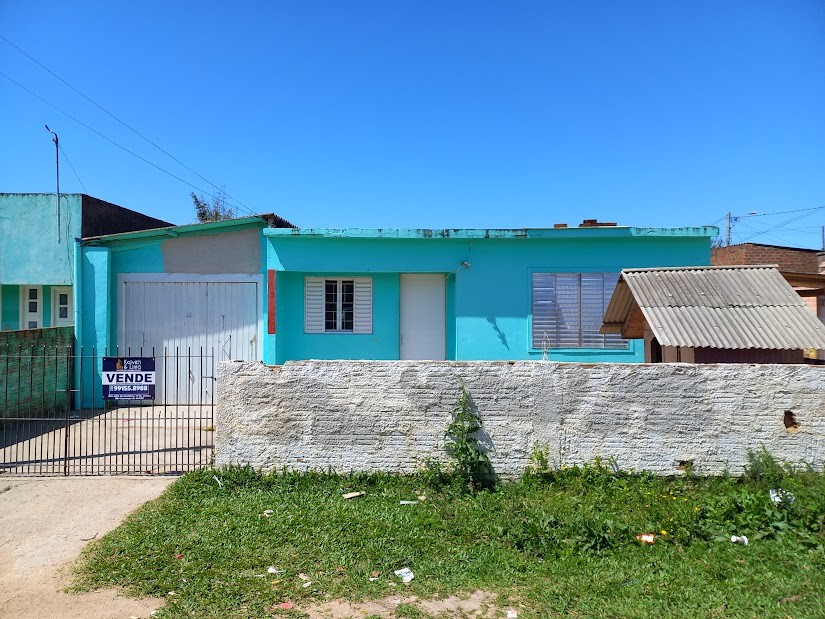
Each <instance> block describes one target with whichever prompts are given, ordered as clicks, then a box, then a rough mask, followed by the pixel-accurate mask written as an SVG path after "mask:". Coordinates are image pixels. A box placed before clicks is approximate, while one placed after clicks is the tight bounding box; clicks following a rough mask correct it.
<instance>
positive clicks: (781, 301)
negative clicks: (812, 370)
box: [601, 266, 825, 363]
mask: <svg viewBox="0 0 825 619" xmlns="http://www.w3.org/2000/svg"><path fill="white" fill-rule="evenodd" d="M601 332H602V333H605V334H617V335H621V336H622V337H626V338H643V339H644V349H645V353H644V355H645V357H644V358H645V361H646V362H649V363H657V362H685V363H802V362H803V350H804V349H809V348H825V325H823V324H822V322H820V321H819V320H817V318H816V317H815V316H814V315H813V314H811V312H810V311H809V310H808V307H807V305H806V304H805V301H804V300H803V299H802V298H801V297H800V296H799V295H798V294H797V293H796V291H794V289H793V288H792V287H791V286H790V284H789V283H788V282H787V281H786V279H785V278H784V277H783V276H782V274H781V273H780V272H779V270H777V269H776V267H766V266H728V267H701V268H691V267H682V268H669V269H668V268H656V269H625V270H623V271H622V273H621V276H620V277H619V283H618V285H617V286H616V290H615V291H614V293H613V296H612V298H611V299H610V303H609V305H608V307H607V310H606V312H605V315H604V324H603V326H602V328H601Z"/></svg>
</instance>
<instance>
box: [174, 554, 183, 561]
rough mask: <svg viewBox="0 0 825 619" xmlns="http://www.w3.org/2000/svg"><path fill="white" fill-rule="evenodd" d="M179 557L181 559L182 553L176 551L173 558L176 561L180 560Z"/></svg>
mask: <svg viewBox="0 0 825 619" xmlns="http://www.w3.org/2000/svg"><path fill="white" fill-rule="evenodd" d="M181 559H183V555H182V554H181V553H177V554H176V555H175V560H176V561H180V560H181Z"/></svg>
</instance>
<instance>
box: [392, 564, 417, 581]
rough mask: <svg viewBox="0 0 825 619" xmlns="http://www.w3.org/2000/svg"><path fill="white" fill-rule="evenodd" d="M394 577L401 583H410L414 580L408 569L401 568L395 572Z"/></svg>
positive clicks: (413, 575)
mask: <svg viewBox="0 0 825 619" xmlns="http://www.w3.org/2000/svg"><path fill="white" fill-rule="evenodd" d="M395 575H396V576H398V577H399V578H400V579H401V582H410V581H411V580H412V579H413V578H415V574H413V573H412V570H411V569H410V568H408V567H402V568H401V569H400V570H395Z"/></svg>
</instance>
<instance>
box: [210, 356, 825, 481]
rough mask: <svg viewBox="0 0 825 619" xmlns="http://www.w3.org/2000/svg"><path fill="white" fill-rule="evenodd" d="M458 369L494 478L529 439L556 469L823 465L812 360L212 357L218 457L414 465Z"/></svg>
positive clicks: (343, 466) (360, 467) (346, 466)
mask: <svg viewBox="0 0 825 619" xmlns="http://www.w3.org/2000/svg"><path fill="white" fill-rule="evenodd" d="M460 377H461V378H463V379H464V382H465V384H466V386H467V390H468V391H469V393H470V395H471V397H472V400H473V403H474V405H475V406H476V407H477V409H478V411H479V413H480V414H481V417H482V419H483V421H484V428H485V432H486V437H485V438H486V440H488V442H489V444H490V458H491V461H492V463H493V466H494V468H495V470H496V471H497V472H498V473H499V474H500V475H502V476H515V475H518V474H520V473H521V472H523V471H524V469H525V468H526V467H527V466H528V465H529V462H530V454H531V452H532V450H533V448H534V446H535V445H545V446H546V447H547V448H548V449H549V452H550V456H551V461H552V462H553V464H554V465H556V466H560V465H564V464H574V463H582V462H589V461H592V460H593V459H594V458H596V457H599V456H600V457H602V458H614V459H615V461H616V463H617V464H618V466H619V467H621V468H622V469H636V470H643V469H646V470H650V471H653V472H656V473H660V474H676V473H678V472H679V469H678V467H679V466H680V464H683V463H685V462H691V463H692V464H693V466H694V469H695V470H696V471H697V472H698V473H702V474H715V473H720V472H722V471H724V470H729V471H730V472H731V473H739V472H741V471H742V468H743V466H744V464H745V463H746V462H747V451H748V450H749V449H757V448H759V447H760V446H761V445H764V447H765V448H766V449H768V451H770V452H771V453H772V454H773V455H774V456H775V457H777V458H779V459H782V460H786V461H789V462H797V463H799V462H804V463H807V464H810V465H812V466H815V467H817V468H821V467H822V466H823V462H825V368H823V367H818V366H805V365H795V366H792V365H741V364H736V365H734V364H731V365H687V364H657V365H635V364H576V363H552V362H423V361H303V362H290V363H286V364H285V365H283V366H275V367H270V366H265V365H263V364H260V363H224V364H222V365H221V368H220V375H219V378H218V385H217V405H216V411H215V413H216V437H215V438H216V462H217V463H218V464H219V465H223V464H230V463H249V464H251V465H252V466H254V467H256V468H261V469H266V470H272V469H281V468H283V467H286V468H288V469H297V470H307V469H327V468H330V467H331V468H333V469H335V470H337V471H341V472H345V471H377V470H381V471H395V472H410V471H414V470H416V469H417V468H419V467H421V466H422V463H423V462H424V461H425V460H426V459H427V458H437V459H444V458H445V455H444V450H443V446H444V439H443V434H444V430H445V428H446V426H447V424H448V423H449V420H450V410H451V409H452V408H453V406H454V404H455V401H456V398H457V395H458V388H459V380H460ZM786 411H787V412H786ZM786 426H789V427H786Z"/></svg>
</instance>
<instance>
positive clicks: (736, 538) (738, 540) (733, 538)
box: [730, 535, 748, 546]
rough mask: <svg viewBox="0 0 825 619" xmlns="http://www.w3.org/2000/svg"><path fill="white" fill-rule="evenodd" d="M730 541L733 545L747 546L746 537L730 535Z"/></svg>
mask: <svg viewBox="0 0 825 619" xmlns="http://www.w3.org/2000/svg"><path fill="white" fill-rule="evenodd" d="M730 541H732V542H733V543H734V544H742V545H743V546H747V545H748V537H747V536H746V535H731V536H730Z"/></svg>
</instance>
